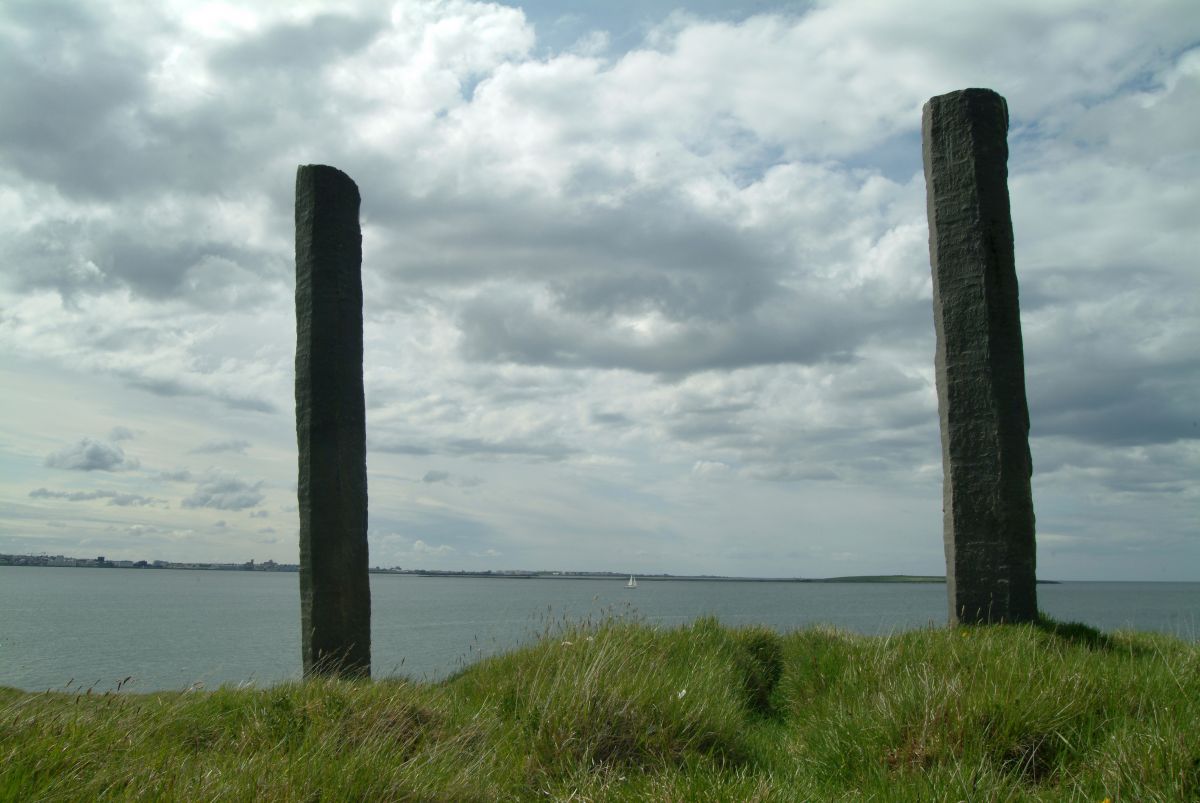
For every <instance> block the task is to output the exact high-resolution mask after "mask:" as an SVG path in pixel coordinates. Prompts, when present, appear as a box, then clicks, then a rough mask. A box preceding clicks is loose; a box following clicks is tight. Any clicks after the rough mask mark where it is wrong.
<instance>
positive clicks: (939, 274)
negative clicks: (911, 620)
mask: <svg viewBox="0 0 1200 803" xmlns="http://www.w3.org/2000/svg"><path fill="white" fill-rule="evenodd" d="M1007 136H1008V107H1007V105H1006V104H1005V102H1004V98H1002V97H1001V96H1000V95H998V94H996V93H995V92H992V91H991V90H988V89H965V90H962V91H959V92H951V93H949V94H947V95H940V96H938V97H935V98H932V99H931V100H930V101H929V102H928V103H927V104H925V109H924V114H923V119H922V140H923V151H924V161H925V186H926V198H927V203H928V214H929V257H930V264H931V266H932V269H933V317H934V326H935V329H936V331H937V352H936V356H935V369H936V375H937V393H938V414H939V416H940V419H941V432H942V468H943V471H944V480H943V521H944V526H943V532H944V538H945V546H946V583H947V586H948V591H949V595H950V621H951V623H957V622H964V623H974V622H998V621H1005V622H1020V621H1029V620H1032V619H1035V618H1036V617H1037V588H1036V584H1035V583H1036V581H1035V576H1034V568H1035V559H1036V549H1035V543H1034V517H1033V498H1032V494H1031V491H1030V475H1031V474H1032V471H1033V468H1032V460H1031V459H1030V454H1029V410H1028V407H1027V406H1026V401H1025V364H1024V356H1023V352H1022V345H1021V314H1020V308H1019V305H1018V301H1017V274H1016V267H1015V264H1014V259H1013V233H1012V219H1011V217H1010V213H1009V203H1008V142H1007Z"/></svg>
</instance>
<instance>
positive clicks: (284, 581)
mask: <svg viewBox="0 0 1200 803" xmlns="http://www.w3.org/2000/svg"><path fill="white" fill-rule="evenodd" d="M371 596H372V611H373V614H372V631H373V634H372V640H373V643H372V658H373V660H372V664H373V667H374V674H375V676H376V677H381V676H384V675H390V674H405V675H409V676H412V677H417V678H429V679H434V678H439V677H443V676H445V675H446V674H448V673H449V672H452V671H454V670H455V669H457V668H459V667H460V666H462V665H463V664H464V663H466V662H470V661H473V660H476V659H477V658H478V657H479V656H480V655H487V654H491V653H494V652H497V651H502V650H505V649H508V648H511V647H512V646H514V645H516V644H520V643H522V642H524V641H528V640H530V639H532V638H533V637H534V636H536V634H537V633H539V632H541V631H542V629H543V628H544V627H545V626H546V624H547V622H549V621H551V620H556V619H559V618H561V617H563V616H567V617H570V618H572V619H576V620H578V619H583V618H586V617H588V616H592V617H595V616H599V615H602V614H604V613H605V612H606V611H611V612H615V613H628V612H630V611H631V610H632V612H634V613H636V614H637V615H638V616H640V617H641V618H642V619H644V620H645V621H648V622H651V623H656V624H661V625H665V626H675V625H681V624H684V623H686V622H689V621H691V620H692V619H695V618H696V617H697V616H702V615H705V614H714V615H716V616H717V617H718V618H720V620H721V621H722V622H725V623H726V624H730V625H740V624H751V623H756V624H765V625H769V626H771V627H773V628H776V629H778V630H791V629H795V628H800V627H805V626H809V625H813V624H831V625H835V626H837V627H840V628H843V629H847V630H853V631H857V632H860V633H886V632H890V631H895V630H904V629H910V628H915V627H924V626H926V625H928V624H930V623H935V624H941V623H943V622H944V621H945V618H946V591H945V587H944V586H942V585H896V584H874V585H872V584H833V583H830V584H824V583H729V582H669V581H658V582H656V581H654V580H641V581H640V582H639V586H638V588H637V589H636V590H632V591H630V590H626V589H625V588H624V583H623V582H622V581H617V580H612V581H603V580H542V579H538V580H500V579H494V580H493V579H444V578H435V577H412V576H406V575H371ZM1038 598H1039V603H1040V606H1041V608H1042V609H1043V610H1045V611H1046V612H1047V613H1049V614H1050V615H1052V616H1055V617H1057V618H1060V619H1067V620H1071V621H1083V622H1087V623H1088V624H1091V625H1094V626H1096V627H1099V628H1101V629H1103V630H1114V629H1117V628H1131V629H1136V630H1157V631H1161V632H1166V633H1172V634H1174V635H1178V636H1181V637H1183V638H1186V639H1189V640H1193V641H1194V640H1197V639H1198V638H1200V583H1063V584H1062V585H1046V586H1039V587H1038ZM299 619H300V594H299V578H298V576H297V575H295V574H291V573H266V572H212V571H161V570H159V571H156V570H137V569H58V568H24V567H8V566H0V685H2V686H16V687H18V688H22V689H28V690H42V689H47V688H61V687H63V686H64V685H66V684H67V683H68V682H71V681H73V683H74V684H75V685H82V686H84V687H88V686H93V685H94V686H95V688H96V689H97V690H98V691H104V690H108V689H112V688H113V687H114V686H115V684H116V682H117V681H118V680H120V679H122V678H124V677H126V676H130V675H131V676H132V677H133V680H132V681H131V682H130V685H129V686H128V688H131V689H132V690H134V691H152V690H155V689H169V688H174V689H182V688H186V687H188V686H189V685H191V684H193V683H196V682H202V683H204V684H205V685H206V686H209V687H212V686H216V685H220V684H225V683H231V684H236V683H244V682H253V683H255V684H257V685H270V684H271V683H275V682H279V681H282V680H289V679H295V678H297V677H298V676H299V674H300V624H299Z"/></svg>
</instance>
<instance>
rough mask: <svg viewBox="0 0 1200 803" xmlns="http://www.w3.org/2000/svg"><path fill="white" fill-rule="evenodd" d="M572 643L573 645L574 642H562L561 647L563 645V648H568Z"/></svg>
mask: <svg viewBox="0 0 1200 803" xmlns="http://www.w3.org/2000/svg"><path fill="white" fill-rule="evenodd" d="M573 643H574V642H571V641H564V642H563V643H562V645H563V646H564V647H570V646H571V645H572V644H573Z"/></svg>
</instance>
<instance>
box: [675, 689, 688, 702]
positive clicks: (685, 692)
mask: <svg viewBox="0 0 1200 803" xmlns="http://www.w3.org/2000/svg"><path fill="white" fill-rule="evenodd" d="M685 694H687V689H680V690H679V694H676V695H675V699H676V700H682V699H683V695H685Z"/></svg>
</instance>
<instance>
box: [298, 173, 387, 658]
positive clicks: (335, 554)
mask: <svg viewBox="0 0 1200 803" xmlns="http://www.w3.org/2000/svg"><path fill="white" fill-rule="evenodd" d="M358 206H359V195H358V187H357V186H356V185H355V184H354V182H353V181H351V180H350V177H349V176H347V175H346V174H345V173H343V172H341V171H340V170H337V169H335V168H332V167H326V166H324V165H302V166H301V167H300V168H299V169H298V170H297V171H296V438H297V441H298V443H299V447H300V481H299V484H298V486H297V496H298V499H299V504H300V622H301V633H302V639H301V641H302V645H301V649H302V652H303V658H304V674H305V676H311V675H314V674H331V675H345V676H370V674H371V589H370V586H369V584H368V581H369V578H368V574H367V566H368V562H367V436H366V408H365V404H364V398H363V317H362V304H363V296H362V234H361V231H360V229H359V225H358Z"/></svg>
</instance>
